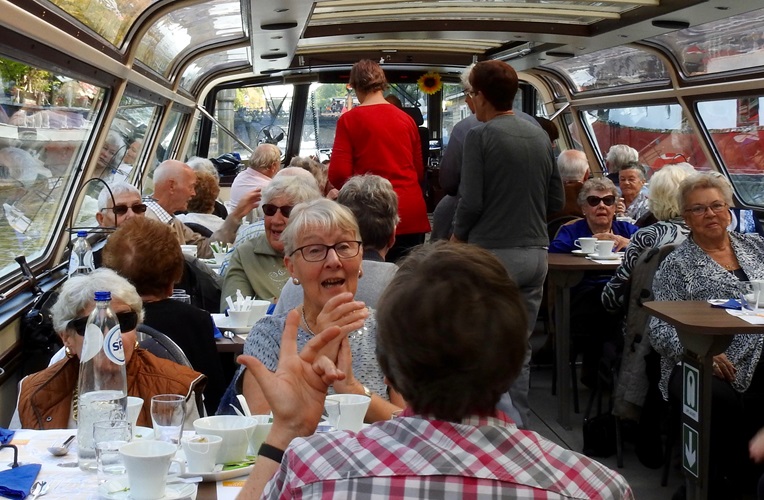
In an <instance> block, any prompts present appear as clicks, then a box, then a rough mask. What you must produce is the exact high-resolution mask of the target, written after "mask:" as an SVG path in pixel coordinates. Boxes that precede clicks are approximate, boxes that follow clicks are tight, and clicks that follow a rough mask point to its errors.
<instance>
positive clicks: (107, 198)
mask: <svg viewBox="0 0 764 500" xmlns="http://www.w3.org/2000/svg"><path fill="white" fill-rule="evenodd" d="M109 189H111V194H109ZM128 193H129V194H136V195H138V198H140V197H141V192H140V191H138V188H136V187H135V186H133V185H132V184H129V183H127V182H114V183H112V184H109V188H106V187H104V188H103V189H102V190H101V192H100V193H98V211H99V212H100V211H101V210H103V209H105V208H108V204H109V203H110V202H111V201H112V199H111V197H112V195H113V196H114V198H116V197H117V196H119V195H122V194H128Z"/></svg>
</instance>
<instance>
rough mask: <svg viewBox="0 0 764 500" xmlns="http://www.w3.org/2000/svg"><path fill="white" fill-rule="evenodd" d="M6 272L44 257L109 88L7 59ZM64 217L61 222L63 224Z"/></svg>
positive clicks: (2, 196)
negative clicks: (17, 259) (19, 258)
mask: <svg viewBox="0 0 764 500" xmlns="http://www.w3.org/2000/svg"><path fill="white" fill-rule="evenodd" d="M0 85H1V86H2V89H3V93H2V94H0V204H2V212H0V276H5V275H7V274H8V273H9V272H11V271H14V270H16V269H17V267H18V266H17V265H16V263H15V262H14V260H13V259H14V257H16V256H17V255H26V257H27V260H29V261H33V260H34V259H38V258H40V257H42V256H43V254H44V252H45V250H46V249H47V248H48V246H49V244H50V243H51V242H52V241H53V238H54V237H55V236H56V234H55V233H56V230H57V228H61V227H62V225H63V223H61V222H58V219H59V218H60V217H61V216H62V204H63V203H64V201H65V200H66V199H67V193H68V192H69V187H70V186H71V185H72V183H73V182H74V173H75V170H76V167H77V166H78V165H79V164H80V162H81V157H82V153H83V146H84V145H85V144H86V143H87V142H88V141H89V140H90V137H91V135H92V134H93V123H94V121H95V118H96V116H97V114H98V113H99V111H100V109H101V105H102V104H103V98H104V90H103V89H101V88H99V87H96V86H94V85H90V84H88V83H85V82H80V81H77V80H73V79H71V78H68V77H66V76H64V75H60V74H56V73H53V72H49V71H45V70H43V69H40V68H35V67H32V66H27V65H26V64H22V63H17V62H15V61H11V60H9V59H5V58H0ZM57 222H58V224H57Z"/></svg>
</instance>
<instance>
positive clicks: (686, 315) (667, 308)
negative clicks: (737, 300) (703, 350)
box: [644, 300, 764, 335]
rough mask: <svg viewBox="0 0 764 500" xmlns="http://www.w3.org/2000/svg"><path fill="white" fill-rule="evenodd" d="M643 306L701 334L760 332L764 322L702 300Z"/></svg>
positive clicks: (645, 304)
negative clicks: (757, 322)
mask: <svg viewBox="0 0 764 500" xmlns="http://www.w3.org/2000/svg"><path fill="white" fill-rule="evenodd" d="M644 307H645V309H647V310H648V311H650V314H652V315H653V316H656V317H658V318H660V319H662V320H664V321H666V322H668V323H670V324H672V325H674V326H675V327H677V328H678V329H681V330H683V331H685V332H687V333H693V334H702V335H730V334H741V333H749V334H760V333H764V325H752V324H750V323H748V322H746V321H743V320H742V319H740V318H737V317H735V316H732V315H731V314H729V313H727V311H726V310H725V309H722V308H720V307H711V304H709V303H708V302H706V301H703V300H698V301H650V302H645V303H644Z"/></svg>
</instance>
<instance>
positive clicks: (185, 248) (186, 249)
mask: <svg viewBox="0 0 764 500" xmlns="http://www.w3.org/2000/svg"><path fill="white" fill-rule="evenodd" d="M180 250H181V251H182V252H183V253H184V254H186V255H191V256H192V257H196V252H197V251H198V250H199V249H198V248H197V247H196V245H181V246H180Z"/></svg>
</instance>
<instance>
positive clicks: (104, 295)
mask: <svg viewBox="0 0 764 500" xmlns="http://www.w3.org/2000/svg"><path fill="white" fill-rule="evenodd" d="M95 300H96V302H98V301H104V300H111V292H107V291H103V292H96V293H95Z"/></svg>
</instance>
